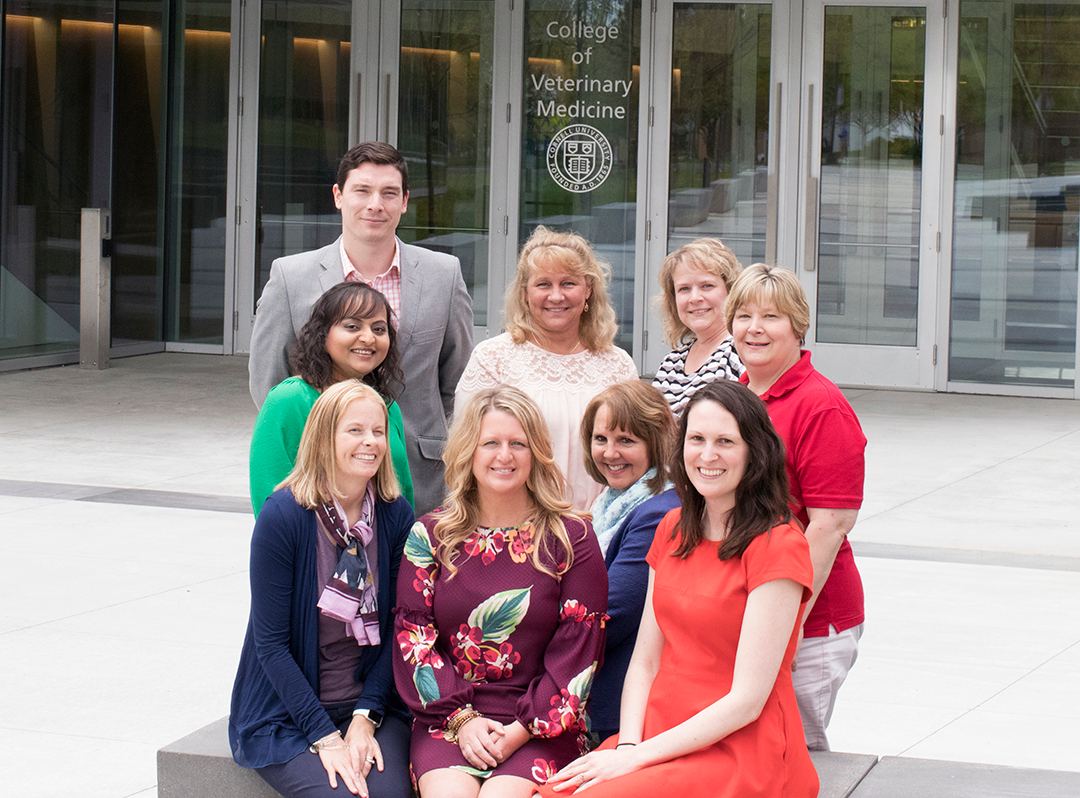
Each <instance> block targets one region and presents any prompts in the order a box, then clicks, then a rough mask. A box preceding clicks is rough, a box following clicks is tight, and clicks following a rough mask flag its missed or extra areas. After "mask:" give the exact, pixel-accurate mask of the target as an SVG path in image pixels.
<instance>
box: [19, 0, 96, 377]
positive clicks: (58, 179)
mask: <svg viewBox="0 0 1080 798" xmlns="http://www.w3.org/2000/svg"><path fill="white" fill-rule="evenodd" d="M4 9H5V12H6V13H5V26H4V42H3V64H2V66H3V71H2V79H3V86H2V88H0V97H2V107H0V118H2V119H3V125H2V129H0V157H2V159H3V160H2V162H0V359H7V358H16V357H31V356H38V355H49V354H57V353H70V352H75V353H77V352H78V349H79V228H80V214H81V209H82V208H88V207H94V208H106V207H108V206H109V200H110V197H109V195H110V182H111V179H112V170H111V158H110V154H111V149H112V137H111V134H112V129H111V128H112V124H111V123H112V100H113V91H112V87H113V3H112V0H101V1H100V2H89V1H84V2H80V3H70V4H68V3H53V2H8V3H6V4H5V6H4Z"/></svg>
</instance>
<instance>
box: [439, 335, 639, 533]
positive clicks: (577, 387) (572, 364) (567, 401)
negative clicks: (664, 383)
mask: <svg viewBox="0 0 1080 798" xmlns="http://www.w3.org/2000/svg"><path fill="white" fill-rule="evenodd" d="M637 378H638V373H637V367H636V366H635V365H634V361H633V360H632V359H631V358H630V356H629V355H628V354H626V352H624V351H623V350H622V349H619V348H617V347H614V346H612V347H609V348H608V349H607V350H605V351H603V352H588V351H586V352H579V353H578V354H576V355H557V354H554V353H553V352H548V351H547V350H546V349H541V348H540V347H539V346H537V345H536V344H533V343H530V342H528V341H526V342H525V343H523V344H515V343H514V342H513V340H512V339H511V338H510V334H509V333H502V334H501V335H497V336H495V337H494V338H489V339H488V340H486V341H481V342H480V343H479V344H477V345H476V348H475V349H474V350H473V353H472V357H471V358H470V359H469V365H467V366H466V367H465V373H464V374H462V375H461V381H460V382H458V386H457V391H456V392H455V395H454V407H455V411H456V409H457V408H461V407H462V406H464V404H465V403H466V402H467V401H468V400H469V399H470V398H471V397H472V396H473V395H475V394H476V393H478V392H479V391H481V390H483V389H484V388H490V387H492V386H494V385H498V384H499V383H504V384H506V385H512V386H514V387H515V388H520V389H521V390H523V391H524V392H525V393H527V394H528V395H529V396H530V397H531V398H532V400H533V401H534V402H536V404H537V405H539V407H540V412H541V413H543V415H544V419H545V420H546V421H547V424H548V430H549V431H550V432H551V444H552V448H553V449H554V454H555V462H556V463H558V464H559V468H561V469H562V470H563V473H564V474H565V475H566V479H567V481H568V482H569V483H570V490H571V492H572V495H571V496H569V497H567V498H569V499H570V500H571V501H572V502H573V503H574V509H575V510H579V511H583V512H588V511H589V508H590V507H592V503H593V500H594V499H595V498H596V497H597V496H598V495H599V494H600V491H601V490H603V487H604V486H603V485H598V484H597V483H595V482H593V480H592V477H590V476H589V474H588V472H587V471H586V470H585V463H584V461H583V460H582V450H581V433H580V431H579V428H580V426H581V417H582V416H583V415H584V414H585V406H586V405H588V404H589V400H591V399H592V398H593V397H594V396H596V395H597V394H598V393H600V391H602V390H604V389H605V388H607V387H608V386H610V385H614V384H615V383H617V382H624V381H626V380H636V379H637Z"/></svg>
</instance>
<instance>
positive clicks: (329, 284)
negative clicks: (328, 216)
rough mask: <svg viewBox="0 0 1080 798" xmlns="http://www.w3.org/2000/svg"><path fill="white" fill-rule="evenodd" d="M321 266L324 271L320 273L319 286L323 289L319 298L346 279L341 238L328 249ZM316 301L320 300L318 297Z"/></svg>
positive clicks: (320, 262)
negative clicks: (342, 261)
mask: <svg viewBox="0 0 1080 798" xmlns="http://www.w3.org/2000/svg"><path fill="white" fill-rule="evenodd" d="M319 265H320V266H322V270H321V271H320V272H319V286H320V288H321V289H322V290H321V291H319V296H322V295H323V294H324V293H326V292H327V291H328V290H330V289H331V288H333V287H334V286H335V285H337V284H338V283H340V282H342V281H343V280H344V279H345V272H344V270H343V268H342V265H341V237H340V236H338V238H337V240H336V241H334V243H333V245H332V246H330V247H329V248H328V249H327V251H326V254H324V255H323V256H322V259H321V260H320V261H319ZM316 299H318V297H316Z"/></svg>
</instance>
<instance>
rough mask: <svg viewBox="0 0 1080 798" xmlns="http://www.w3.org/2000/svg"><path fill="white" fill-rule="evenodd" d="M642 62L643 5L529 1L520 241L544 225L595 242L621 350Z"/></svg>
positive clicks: (627, 313)
mask: <svg viewBox="0 0 1080 798" xmlns="http://www.w3.org/2000/svg"><path fill="white" fill-rule="evenodd" d="M613 30H614V33H612V31H613ZM640 56H641V3H640V0H609V1H608V2H596V3H571V2H568V1H567V0H527V2H526V5H525V69H524V80H525V87H524V88H525V95H524V96H525V101H524V102H525V119H524V125H523V127H522V175H521V230H520V235H521V238H522V241H524V239H525V238H527V237H528V235H529V234H530V233H531V232H532V231H533V230H534V229H536V227H537V226H538V225H541V224H543V225H547V226H548V227H551V228H554V229H558V230H567V231H573V232H577V233H580V234H581V235H582V236H584V237H585V238H586V239H588V240H589V241H590V242H592V244H593V247H594V249H595V250H596V253H597V255H598V256H599V257H600V258H601V259H602V260H604V261H606V262H607V263H608V264H610V265H611V269H612V290H611V294H612V296H611V298H612V302H613V304H614V307H615V312H616V314H617V317H618V320H619V334H618V336H617V337H616V339H615V342H616V344H617V345H619V346H621V347H623V348H624V349H626V350H628V351H629V350H630V349H631V348H632V338H633V319H634V313H633V300H634V247H635V234H636V198H637V174H636V171H637V152H638V137H637V134H638V121H637V120H638V90H639V83H640V75H639V65H640V63H641V61H640Z"/></svg>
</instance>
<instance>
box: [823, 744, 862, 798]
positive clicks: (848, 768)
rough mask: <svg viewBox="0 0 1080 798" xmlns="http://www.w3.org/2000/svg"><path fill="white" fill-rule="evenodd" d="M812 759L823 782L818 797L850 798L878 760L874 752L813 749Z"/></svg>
mask: <svg viewBox="0 0 1080 798" xmlns="http://www.w3.org/2000/svg"><path fill="white" fill-rule="evenodd" d="M810 759H811V760H812V761H813V763H814V769H815V770H816V771H817V774H818V781H820V782H821V788H820V790H819V791H818V798H848V796H849V795H852V794H853V793H854V792H855V790H856V788H857V787H858V786H859V783H860V782H862V780H863V778H865V777H866V774H867V773H869V772H871V771H872V770H873V768H874V766H875V765H876V764H877V761H878V758H877V757H876V756H875V755H874V754H841V753H837V752H836V751H811V752H810Z"/></svg>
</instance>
